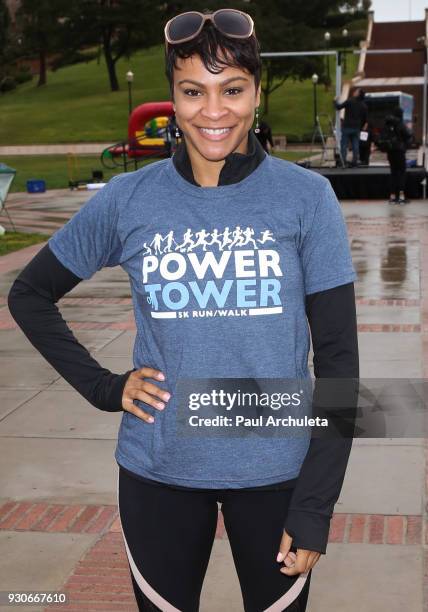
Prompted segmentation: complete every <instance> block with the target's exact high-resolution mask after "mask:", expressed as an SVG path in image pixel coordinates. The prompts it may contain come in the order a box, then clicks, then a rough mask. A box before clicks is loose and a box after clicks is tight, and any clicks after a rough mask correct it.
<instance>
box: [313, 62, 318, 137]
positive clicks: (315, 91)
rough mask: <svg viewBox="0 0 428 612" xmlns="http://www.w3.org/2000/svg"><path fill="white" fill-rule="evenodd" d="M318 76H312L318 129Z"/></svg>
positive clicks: (315, 123) (315, 122) (315, 124)
mask: <svg viewBox="0 0 428 612" xmlns="http://www.w3.org/2000/svg"><path fill="white" fill-rule="evenodd" d="M318 78H319V77H318V75H317V74H316V73H314V74H313V75H312V83H313V86H314V128H316V127H317V117H318V108H317V106H318V105H317V83H318Z"/></svg>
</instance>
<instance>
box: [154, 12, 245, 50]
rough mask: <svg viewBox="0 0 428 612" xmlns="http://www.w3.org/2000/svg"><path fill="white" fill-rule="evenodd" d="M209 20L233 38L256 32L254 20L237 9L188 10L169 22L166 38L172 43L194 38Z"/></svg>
mask: <svg viewBox="0 0 428 612" xmlns="http://www.w3.org/2000/svg"><path fill="white" fill-rule="evenodd" d="M208 20H209V21H211V22H212V23H213V25H214V26H215V27H216V28H217V30H219V31H220V32H221V33H222V34H224V35H225V36H230V37H231V38H249V37H250V36H251V35H252V34H253V32H254V21H253V20H252V19H251V17H250V16H249V15H247V13H243V12H242V11H238V10H237V9H227V8H226V9H218V10H217V11H214V12H212V13H199V11H188V12H187V13H180V15H176V16H175V17H173V18H172V19H170V20H169V21H168V22H167V24H166V26H165V30H164V32H165V40H166V42H167V43H169V44H172V45H174V44H178V43H184V42H187V41H188V40H192V38H195V37H196V36H198V34H199V33H200V32H201V30H202V28H203V26H204V24H205V22H206V21H208Z"/></svg>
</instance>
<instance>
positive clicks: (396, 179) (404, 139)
mask: <svg viewBox="0 0 428 612" xmlns="http://www.w3.org/2000/svg"><path fill="white" fill-rule="evenodd" d="M411 139H412V134H411V132H410V130H409V129H408V128H407V126H406V124H405V123H404V121H403V109H402V108H400V107H399V106H397V107H396V108H395V109H394V110H393V111H392V114H390V115H387V116H386V118H385V125H384V127H383V129H382V132H381V134H380V137H379V142H378V146H379V149H380V150H381V151H384V152H385V153H386V155H387V157H388V163H389V167H390V169H391V183H390V184H391V188H390V195H389V203H390V204H407V203H408V202H409V199H408V198H406V195H405V188H406V150H407V148H408V146H409V144H410V142H411Z"/></svg>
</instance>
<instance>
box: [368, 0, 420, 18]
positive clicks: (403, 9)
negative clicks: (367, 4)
mask: <svg viewBox="0 0 428 612" xmlns="http://www.w3.org/2000/svg"><path fill="white" fill-rule="evenodd" d="M425 7H427V8H428V0H372V9H373V10H374V11H375V21H408V20H409V18H411V19H412V21H419V20H422V19H424V17H425Z"/></svg>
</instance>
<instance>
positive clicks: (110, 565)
mask: <svg viewBox="0 0 428 612" xmlns="http://www.w3.org/2000/svg"><path fill="white" fill-rule="evenodd" d="M89 195H90V194H88V193H87V192H70V191H53V192H48V193H46V194H39V195H34V194H33V195H29V194H13V195H12V196H10V197H9V198H8V208H9V211H10V214H11V216H12V219H13V220H14V223H15V225H17V226H18V229H25V231H33V230H35V231H41V232H43V233H46V235H47V236H49V235H50V234H51V233H52V232H53V231H55V229H56V228H57V227H60V226H61V224H62V223H63V222H64V220H65V219H66V218H69V216H70V215H71V214H72V213H73V212H74V211H76V210H77V209H78V207H79V206H80V205H81V204H82V203H83V202H84V201H86V199H87V198H88V197H89ZM342 209H343V213H344V215H345V218H346V221H347V227H348V234H349V241H350V245H351V249H352V256H353V261H354V264H355V267H356V270H357V272H358V281H357V282H356V284H355V287H356V296H357V314H358V329H359V347H360V367H361V376H362V377H379V378H380V377H385V378H391V379H393V378H395V377H398V378H400V377H401V378H406V377H409V378H423V377H425V376H426V369H427V364H428V201H415V202H413V203H411V204H408V205H405V206H402V207H400V206H398V205H394V206H392V205H388V204H387V203H386V202H381V201H376V202H374V201H372V202H353V201H346V202H342ZM1 222H2V224H4V225H5V226H6V227H8V225H7V222H6V218H5V217H2V221H1ZM42 246H43V244H39V245H35V246H33V247H28V248H27V249H23V250H22V251H20V252H19V253H12V254H10V255H7V256H4V257H1V258H0V366H1V367H0V438H1V445H0V551H1V552H2V554H1V555H0V591H2V590H6V589H12V588H16V589H18V588H20V589H24V590H27V591H28V590H31V589H37V590H44V589H52V590H57V591H67V592H68V593H69V594H70V595H71V596H72V598H73V601H74V602H75V605H74V607H71V606H63V607H61V608H59V607H58V610H59V609H62V610H67V609H70V610H71V609H75V610H84V609H85V610H89V609H97V610H105V611H107V610H134V611H135V610H136V606H135V603H134V600H133V595H132V591H131V585H130V581H129V572H128V569H127V564H126V557H125V552H124V548H123V543H122V540H121V534H120V525H119V523H118V519H117V512H116V510H117V508H116V484H117V466H116V463H115V460H114V456H113V455H114V448H115V444H116V436H117V430H118V426H119V421H120V414H117V413H111V414H109V413H104V412H100V411H97V410H96V409H94V408H93V407H92V406H91V405H90V404H88V403H87V402H86V401H85V400H84V399H83V398H81V397H80V396H79V395H78V394H77V392H75V391H74V390H73V389H72V388H71V387H70V385H68V383H66V382H65V381H64V380H63V379H62V378H61V377H60V376H59V375H58V374H57V372H56V371H55V370H54V369H53V368H52V367H51V366H50V365H49V364H48V363H47V362H46V361H45V360H44V359H43V358H42V357H41V356H40V355H39V354H38V353H37V351H36V350H35V349H34V348H33V347H32V345H31V344H30V343H29V341H28V340H27V339H26V337H25V336H24V335H23V333H22V332H21V330H20V329H18V328H17V326H16V324H15V322H14V320H13V319H12V317H11V316H10V314H9V312H8V308H7V303H6V296H7V293H8V290H9V288H10V285H11V283H12V282H13V279H14V278H15V277H16V276H17V274H18V273H19V270H20V269H21V268H22V267H23V266H24V265H25V264H26V262H27V261H29V260H30V259H31V257H33V256H34V254H35V253H36V252H37V251H38V250H39V249H40V248H41V247H42ZM59 308H60V310H61V312H62V314H63V316H64V318H65V320H66V321H67V323H68V324H69V326H70V327H71V329H72V330H73V333H74V334H75V335H76V337H77V338H78V339H79V341H81V342H82V344H84V345H85V346H86V347H87V348H88V350H90V352H91V353H92V354H93V355H94V356H95V357H96V359H98V361H99V362H100V363H101V364H102V365H104V366H105V367H108V368H109V369H111V370H113V371H116V372H123V371H125V370H127V369H129V368H130V367H132V365H131V364H132V345H133V340H134V337H135V324H134V318H133V311H132V302H131V299H130V290H129V282H128V278H127V276H126V274H125V272H124V271H123V270H122V269H121V268H114V269H111V268H105V269H103V270H101V271H100V272H97V273H96V274H95V275H94V276H93V277H92V278H91V279H90V280H89V281H84V282H82V283H79V285H77V286H76V287H75V288H74V289H73V290H72V291H71V292H70V293H68V294H67V296H65V297H64V298H63V299H62V300H61V301H60V302H59ZM426 452H427V451H426V446H425V439H424V438H405V439H395V438H387V439H377V438H371V439H370V438H360V439H356V440H354V444H353V448H352V452H351V457H350V462H349V467H348V470H347V474H346V478H345V482H344V486H343V489H342V492H341V495H340V498H339V500H338V502H337V504H336V507H335V513H334V517H333V520H332V526H331V530H330V539H329V544H328V548H327V554H326V555H325V556H322V557H321V559H320V561H319V562H318V564H317V565H316V566H315V568H314V570H313V576H312V581H311V590H310V596H309V602H308V608H307V612H333V611H337V612H343V611H344V610H346V611H347V612H348V611H349V612H357V611H358V612H362V611H364V612H378V611H379V610H380V609H385V610H388V612H398V611H400V612H401V611H402V610H409V611H410V610H411V611H412V612H419V611H422V610H428V606H427V598H426V596H427V595H428V591H427V584H426V581H427V579H426V577H424V572H425V573H426V571H425V566H426V561H427V553H426V541H425V533H426V526H427V522H426V520H427V517H426V480H427V470H426ZM112 577H115V578H117V581H115V580H113V578H112ZM219 585H221V592H220V589H219ZM89 601H92V602H96V606H94V605H93V604H92V606H91V605H90V604H89V603H88V602H89ZM3 609H6V608H4V607H2V606H0V610H3ZM15 609H17V610H20V609H29V608H18V607H17V608H15ZM30 609H31V610H42V609H43V608H42V607H40V608H37V607H31V608H30ZM51 609H53V608H51ZM219 610H227V611H228V612H235V611H236V612H237V611H241V610H242V601H241V596H240V591H239V584H238V581H237V578H236V573H235V570H234V566H233V560H232V556H231V553H230V548H229V543H228V539H227V534H226V533H225V531H224V527H223V525H222V521H221V515H220V519H219V526H218V531H217V537H216V540H215V544H214V548H213V553H212V557H211V560H210V564H209V568H208V572H207V576H206V580H205V584H204V588H203V595H202V599H201V611H202V612H217V611H219Z"/></svg>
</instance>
